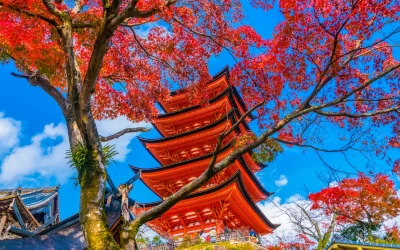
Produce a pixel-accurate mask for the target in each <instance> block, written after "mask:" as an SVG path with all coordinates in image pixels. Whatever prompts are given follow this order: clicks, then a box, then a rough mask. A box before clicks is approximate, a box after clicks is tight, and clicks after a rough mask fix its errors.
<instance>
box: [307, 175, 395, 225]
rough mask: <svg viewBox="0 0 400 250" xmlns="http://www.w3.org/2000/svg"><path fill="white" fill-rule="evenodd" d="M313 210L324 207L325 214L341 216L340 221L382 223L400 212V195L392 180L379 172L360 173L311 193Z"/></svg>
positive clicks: (338, 219)
mask: <svg viewBox="0 0 400 250" xmlns="http://www.w3.org/2000/svg"><path fill="white" fill-rule="evenodd" d="M309 198H310V200H311V201H312V202H313V206H312V209H323V210H324V212H325V213H326V214H336V215H338V217H337V221H338V223H355V222H365V223H367V224H371V225H381V224H382V223H383V222H384V221H386V220H387V219H389V218H392V217H395V216H397V215H398V214H399V213H400V198H399V197H398V196H397V193H396V189H395V187H394V183H393V181H391V180H390V179H389V177H388V176H386V175H382V174H377V175H375V176H374V177H368V176H366V175H364V174H359V175H358V178H356V179H344V180H342V181H341V182H340V183H339V184H338V185H337V186H335V187H329V188H326V189H323V190H321V191H320V192H318V193H315V194H311V195H310V196H309Z"/></svg>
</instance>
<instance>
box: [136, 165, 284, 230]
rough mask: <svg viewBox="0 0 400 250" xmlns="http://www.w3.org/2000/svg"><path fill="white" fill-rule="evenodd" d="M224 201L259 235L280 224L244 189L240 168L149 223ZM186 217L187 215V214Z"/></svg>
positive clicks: (148, 207)
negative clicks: (268, 217) (259, 206)
mask: <svg viewBox="0 0 400 250" xmlns="http://www.w3.org/2000/svg"><path fill="white" fill-rule="evenodd" d="M161 202H162V201H157V202H151V203H137V204H136V205H135V206H134V207H131V210H133V212H134V213H136V214H138V213H140V212H141V211H143V210H140V208H139V207H140V206H141V207H142V208H143V209H144V210H148V209H151V208H152V207H155V206H157V205H159V204H161ZM224 202H225V204H226V206H227V207H228V209H229V211H230V212H232V213H233V214H234V216H236V217H237V218H238V219H239V220H240V221H241V222H242V223H243V224H245V225H246V226H250V227H251V228H253V229H254V230H255V231H256V232H257V233H259V234H265V233H270V232H271V231H272V230H273V229H275V228H277V227H278V226H279V225H277V224H273V223H272V222H271V221H269V220H268V219H267V218H266V217H265V215H264V214H263V212H262V211H261V210H260V209H259V208H258V206H257V205H256V204H255V203H254V202H253V201H252V199H251V197H250V195H249V194H248V193H247V191H246V188H245V185H244V184H243V179H242V176H241V173H240V171H237V172H236V173H235V174H234V175H232V176H231V177H230V178H229V179H228V180H226V181H225V182H223V183H221V184H220V185H218V186H215V187H213V188H210V189H207V190H204V191H200V192H197V193H192V194H190V195H188V196H187V197H186V198H185V199H183V200H181V201H179V202H178V203H177V204H175V205H174V206H172V207H171V208H170V209H169V210H168V211H167V212H166V213H164V214H163V215H162V216H161V217H160V218H158V219H156V220H154V221H152V222H150V223H151V224H155V223H157V220H158V221H160V220H163V219H166V220H171V219H172V217H174V216H176V215H178V214H193V213H194V212H193V211H195V210H197V211H198V210H201V209H203V208H204V209H203V211H204V210H207V209H208V210H209V209H211V207H212V206H213V205H218V204H223V203H224ZM224 206H225V205H224ZM225 208H226V207H225ZM189 217H193V215H190V216H189ZM186 219H189V218H188V217H186ZM194 224H196V223H192V225H194ZM211 224H212V223H210V225H211ZM210 225H208V226H210ZM214 225H215V224H214ZM203 226H204V225H203ZM197 227H198V226H197ZM197 227H196V226H193V228H188V230H192V231H193V230H194V229H195V228H197ZM197 229H199V228H197ZM178 232H179V230H175V233H174V232H173V233H172V234H178Z"/></svg>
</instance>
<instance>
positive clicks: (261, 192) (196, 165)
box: [130, 151, 272, 202]
mask: <svg viewBox="0 0 400 250" xmlns="http://www.w3.org/2000/svg"><path fill="white" fill-rule="evenodd" d="M228 153H229V151H228ZM221 157H222V158H224V157H225V156H223V155H222V156H221ZM208 158H209V157H208ZM208 158H205V159H197V160H196V161H191V162H190V163H187V164H182V163H178V164H174V165H169V166H165V167H158V168H142V169H141V168H137V167H134V166H130V168H131V169H132V171H133V172H134V173H135V174H136V173H138V172H139V171H140V170H141V171H142V172H141V176H140V179H141V180H142V181H143V183H144V184H145V185H146V186H147V187H148V188H149V189H151V190H152V191H153V192H154V193H155V194H156V195H157V196H158V197H160V198H161V199H163V197H165V195H170V194H172V193H174V192H176V191H177V190H179V189H180V187H181V186H183V185H185V184H187V183H188V182H190V180H187V179H185V178H184V176H193V177H196V178H197V177H198V176H200V174H201V173H202V172H203V171H205V170H206V168H207V167H208V161H205V160H206V159H208ZM236 170H240V171H241V173H242V175H243V178H244V179H245V180H246V181H245V182H246V187H247V189H248V192H249V193H250V195H251V197H252V199H253V201H255V202H259V201H262V200H265V199H266V198H268V197H269V196H270V195H271V194H272V193H270V192H268V191H267V190H266V189H265V188H264V187H263V185H262V184H261V183H260V181H259V180H258V178H257V177H256V176H255V175H254V174H253V173H252V171H251V170H250V169H249V167H248V166H247V165H246V163H245V161H244V160H243V158H242V157H241V156H240V157H239V158H238V160H237V161H235V162H234V163H232V165H230V166H229V167H228V168H226V169H224V170H223V171H222V172H225V171H227V172H229V173H232V171H236ZM177 181H180V183H181V184H180V186H177V184H175V185H173V186H171V185H172V183H176V182H177ZM161 183H165V184H163V185H167V186H168V187H167V186H165V187H164V188H160V189H159V190H157V188H156V187H158V186H159V185H162V184H161ZM206 187H207V184H206V185H205V188H206ZM205 188H204V189H205ZM168 190H170V191H168Z"/></svg>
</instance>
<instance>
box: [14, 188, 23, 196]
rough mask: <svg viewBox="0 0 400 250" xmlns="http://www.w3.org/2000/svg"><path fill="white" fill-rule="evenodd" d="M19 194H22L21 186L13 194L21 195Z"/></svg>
mask: <svg viewBox="0 0 400 250" xmlns="http://www.w3.org/2000/svg"><path fill="white" fill-rule="evenodd" d="M21 193H22V188H21V186H19V187H18V188H16V189H15V191H14V194H15V195H21Z"/></svg>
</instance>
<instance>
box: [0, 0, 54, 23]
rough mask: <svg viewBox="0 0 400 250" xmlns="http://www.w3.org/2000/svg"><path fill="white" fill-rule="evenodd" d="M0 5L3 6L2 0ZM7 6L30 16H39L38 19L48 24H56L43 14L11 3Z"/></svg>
mask: <svg viewBox="0 0 400 250" xmlns="http://www.w3.org/2000/svg"><path fill="white" fill-rule="evenodd" d="M0 6H4V2H3V1H0ZM7 8H9V9H10V10H13V11H15V12H18V13H20V14H24V15H27V16H30V17H36V18H39V19H40V20H43V21H45V22H47V23H48V24H50V25H52V26H57V22H56V21H55V20H53V19H51V18H48V17H45V16H43V15H40V14H35V13H32V12H30V11H27V10H23V9H21V8H16V7H15V6H12V5H7Z"/></svg>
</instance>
